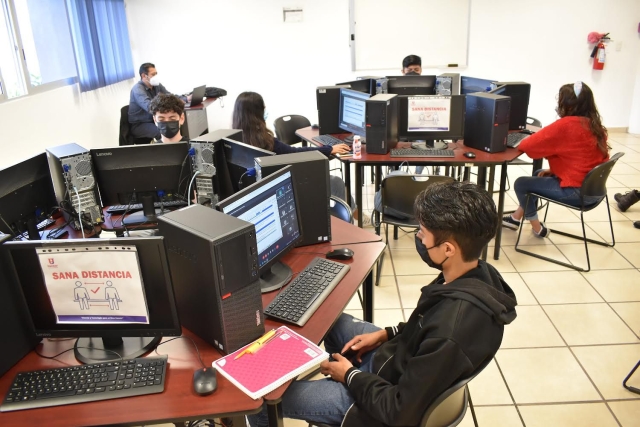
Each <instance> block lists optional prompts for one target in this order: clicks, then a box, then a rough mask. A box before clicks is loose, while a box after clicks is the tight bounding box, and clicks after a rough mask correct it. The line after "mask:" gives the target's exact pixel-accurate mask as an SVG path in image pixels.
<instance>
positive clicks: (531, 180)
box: [513, 170, 600, 221]
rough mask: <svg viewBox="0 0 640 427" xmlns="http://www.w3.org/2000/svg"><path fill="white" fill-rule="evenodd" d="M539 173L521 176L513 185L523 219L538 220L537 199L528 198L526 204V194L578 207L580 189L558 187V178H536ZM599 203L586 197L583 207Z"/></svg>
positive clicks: (595, 198) (592, 198)
mask: <svg viewBox="0 0 640 427" xmlns="http://www.w3.org/2000/svg"><path fill="white" fill-rule="evenodd" d="M539 172H540V170H537V171H535V172H534V173H533V176H521V177H520V178H518V179H516V182H515V183H514V185H513V187H514V190H515V191H516V197H518V203H519V204H520V206H521V207H522V208H524V219H527V220H529V221H531V220H537V219H538V210H537V204H538V198H537V197H529V203H528V204H526V201H527V193H537V194H540V195H541V196H545V197H548V198H549V199H551V200H555V201H558V202H562V203H565V204H567V205H571V206H575V207H580V203H581V201H580V187H560V180H559V179H558V177H556V176H538V173H539ZM599 201H600V198H599V197H586V198H585V206H589V205H593V204H596V203H598V202H599ZM525 204H526V206H525Z"/></svg>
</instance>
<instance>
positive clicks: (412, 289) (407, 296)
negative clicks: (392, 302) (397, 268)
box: [397, 274, 438, 309]
mask: <svg viewBox="0 0 640 427" xmlns="http://www.w3.org/2000/svg"><path fill="white" fill-rule="evenodd" d="M436 277H438V276H437V275H435V274H423V275H420V276H398V277H397V280H398V288H399V289H400V299H401V302H402V308H407V309H414V308H415V307H416V305H417V303H418V299H420V295H421V294H422V292H421V289H422V288H423V287H425V286H426V285H428V284H429V283H431V282H432V281H433V280H434V279H435V278H436Z"/></svg>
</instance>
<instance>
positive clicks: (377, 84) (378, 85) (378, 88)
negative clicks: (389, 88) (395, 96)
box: [376, 81, 382, 95]
mask: <svg viewBox="0 0 640 427" xmlns="http://www.w3.org/2000/svg"><path fill="white" fill-rule="evenodd" d="M379 93H382V82H380V81H379V82H377V83H376V95H377V94H379Z"/></svg>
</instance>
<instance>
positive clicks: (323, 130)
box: [316, 85, 350, 135]
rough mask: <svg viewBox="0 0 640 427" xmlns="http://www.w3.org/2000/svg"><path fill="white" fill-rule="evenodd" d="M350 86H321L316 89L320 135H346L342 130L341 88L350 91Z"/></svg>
mask: <svg viewBox="0 0 640 427" xmlns="http://www.w3.org/2000/svg"><path fill="white" fill-rule="evenodd" d="M349 87H350V86H349V85H339V86H320V87H318V88H316V103H317V105H318V128H319V132H320V135H327V134H332V133H344V131H343V130H342V129H340V126H338V125H339V124H340V119H339V118H338V111H339V110H340V88H346V89H349Z"/></svg>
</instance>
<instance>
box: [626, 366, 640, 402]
mask: <svg viewBox="0 0 640 427" xmlns="http://www.w3.org/2000/svg"><path fill="white" fill-rule="evenodd" d="M639 367H640V360H639V361H638V363H636V366H634V367H633V369H632V370H631V372H629V375H627V376H626V378H625V379H624V381H622V386H623V387H624V388H626V389H627V390H629V391H630V392H632V393H636V394H640V389H639V388H636V387H632V386H630V385H627V381H629V378H631V376H632V375H633V373H634V372H635V371H636V370H637V369H638V368H639Z"/></svg>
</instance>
